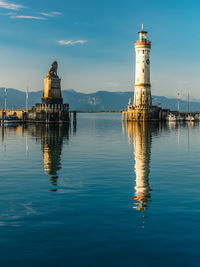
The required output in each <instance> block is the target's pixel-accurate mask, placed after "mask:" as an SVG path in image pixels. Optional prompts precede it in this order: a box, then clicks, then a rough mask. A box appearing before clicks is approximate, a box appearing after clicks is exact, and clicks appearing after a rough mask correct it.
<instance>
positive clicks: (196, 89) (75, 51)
mask: <svg viewBox="0 0 200 267" xmlns="http://www.w3.org/2000/svg"><path fill="white" fill-rule="evenodd" d="M199 14H200V2H199V1H192V0H191V1H185V0H182V1H180V0H173V1H172V0H167V1H162V0H159V1H158V0H140V1H136V0H123V1H122V0H57V1H55V0H48V1H44V0H43V1H41V0H40V1H39V0H0V25H1V27H0V63H1V64H0V87H7V88H16V89H19V90H23V91H25V90H26V88H27V86H28V87H29V90H30V91H38V90H42V89H43V78H44V77H45V76H46V74H47V72H48V69H49V67H50V65H51V62H52V61H53V60H57V61H58V68H59V69H58V75H59V76H60V77H61V78H62V89H74V90H76V91H79V92H83V93H89V92H96V91H116V92H117V91H122V92H125V91H130V90H132V91H133V90H134V72H135V51H134V41H135V40H137V39H138V31H139V30H140V29H141V24H142V23H143V24H144V28H145V30H146V31H148V39H149V40H151V42H152V49H151V84H152V94H153V95H164V96H167V97H174V96H176V95H177V92H178V91H179V92H180V95H181V96H182V98H185V97H186V95H187V93H188V92H189V93H190V95H191V97H195V98H199V99H200V68H199V65H200V31H199V28H200V16H199Z"/></svg>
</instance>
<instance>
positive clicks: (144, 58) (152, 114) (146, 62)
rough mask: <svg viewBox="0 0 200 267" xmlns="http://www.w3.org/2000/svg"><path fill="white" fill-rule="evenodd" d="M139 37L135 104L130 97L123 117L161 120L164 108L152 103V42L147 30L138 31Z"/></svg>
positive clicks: (139, 119)
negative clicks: (148, 38) (149, 39)
mask: <svg viewBox="0 0 200 267" xmlns="http://www.w3.org/2000/svg"><path fill="white" fill-rule="evenodd" d="M138 34H139V39H138V40H137V41H136V42H135V53H136V64H135V90H134V100H133V104H132V103H131V102H132V101H131V99H129V104H128V108H127V110H126V111H124V112H123V119H124V120H125V119H126V120H127V121H151V120H159V119H160V120H161V119H162V117H163V114H162V109H161V108H160V107H158V106H153V105H152V97H151V82H150V50H151V42H150V41H148V40H147V32H146V31H144V26H143V25H142V30H141V31H140V32H139V33H138Z"/></svg>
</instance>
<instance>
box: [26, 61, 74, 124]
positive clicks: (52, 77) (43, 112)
mask: <svg viewBox="0 0 200 267" xmlns="http://www.w3.org/2000/svg"><path fill="white" fill-rule="evenodd" d="M57 69H58V63H57V62H56V61H54V62H53V63H52V64H51V67H50V69H49V71H48V74H47V76H46V77H45V78H44V92H43V97H42V103H40V104H36V105H35V106H33V107H32V108H31V109H29V110H28V111H27V112H26V113H25V114H24V115H25V121H27V122H45V123H50V122H69V121H70V112H69V104H63V98H62V92H61V79H60V78H59V76H58V74H57Z"/></svg>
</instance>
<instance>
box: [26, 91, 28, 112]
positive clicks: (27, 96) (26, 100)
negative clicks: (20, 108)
mask: <svg viewBox="0 0 200 267" xmlns="http://www.w3.org/2000/svg"><path fill="white" fill-rule="evenodd" d="M26 110H28V87H27V89H26Z"/></svg>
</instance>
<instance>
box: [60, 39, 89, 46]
mask: <svg viewBox="0 0 200 267" xmlns="http://www.w3.org/2000/svg"><path fill="white" fill-rule="evenodd" d="M87 42H88V41H87V40H77V41H73V40H60V41H58V43H59V44H60V45H76V44H85V43H87Z"/></svg>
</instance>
